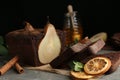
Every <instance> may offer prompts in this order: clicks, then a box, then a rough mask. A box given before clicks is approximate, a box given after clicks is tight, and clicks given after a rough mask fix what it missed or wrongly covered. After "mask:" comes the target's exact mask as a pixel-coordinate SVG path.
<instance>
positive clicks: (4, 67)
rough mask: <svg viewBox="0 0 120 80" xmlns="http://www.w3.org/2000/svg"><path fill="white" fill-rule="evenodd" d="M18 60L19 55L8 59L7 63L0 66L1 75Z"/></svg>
mask: <svg viewBox="0 0 120 80" xmlns="http://www.w3.org/2000/svg"><path fill="white" fill-rule="evenodd" d="M17 61H18V56H15V57H13V58H12V59H11V60H10V61H8V62H7V63H6V64H5V65H3V66H2V67H1V68H0V75H3V74H4V73H5V72H7V71H8V70H9V69H10V68H11V67H12V66H13V65H14V64H15V63H16V62H17Z"/></svg>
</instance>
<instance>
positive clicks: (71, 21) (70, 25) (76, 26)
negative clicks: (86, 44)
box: [63, 11, 83, 45]
mask: <svg viewBox="0 0 120 80" xmlns="http://www.w3.org/2000/svg"><path fill="white" fill-rule="evenodd" d="M63 30H64V32H65V35H66V45H70V44H72V43H76V42H79V41H80V40H81V39H82V36H83V28H82V25H81V23H80V17H79V15H78V12H77V11H74V12H73V13H72V14H70V13H66V14H65V17H64V27H63Z"/></svg>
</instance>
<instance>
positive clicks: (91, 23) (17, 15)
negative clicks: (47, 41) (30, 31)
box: [0, 0, 119, 36]
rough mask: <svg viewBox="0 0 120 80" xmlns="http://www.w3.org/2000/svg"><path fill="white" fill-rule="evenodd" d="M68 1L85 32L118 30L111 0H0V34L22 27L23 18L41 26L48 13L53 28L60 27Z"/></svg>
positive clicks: (36, 25) (61, 26)
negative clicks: (77, 15) (76, 13)
mask: <svg viewBox="0 0 120 80" xmlns="http://www.w3.org/2000/svg"><path fill="white" fill-rule="evenodd" d="M114 2H115V1H114ZM68 4H71V5H73V9H74V10H76V11H78V13H79V15H80V19H81V24H82V26H83V30H84V36H91V35H93V34H95V33H98V32H101V31H105V32H107V33H108V35H109V36H111V35H112V34H113V33H115V32H119V29H118V27H117V20H116V19H115V15H113V13H114V12H113V9H114V8H113V1H112V0H55V1H53V0H39V1H35V0H33V1H31V0H30V1H29V0H19V1H17V0H16V1H12V0H8V1H7V0H4V1H2V2H0V35H6V34H7V33H8V32H10V31H13V30H16V29H21V28H24V26H23V22H24V21H28V22H30V23H31V24H32V25H33V27H37V28H43V27H44V25H45V24H46V22H47V16H49V19H50V22H51V23H52V24H54V25H55V27H56V28H59V29H62V28H63V20H64V14H65V13H66V12H67V6H68ZM111 29H112V30H111Z"/></svg>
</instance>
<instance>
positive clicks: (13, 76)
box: [0, 51, 120, 80]
mask: <svg viewBox="0 0 120 80" xmlns="http://www.w3.org/2000/svg"><path fill="white" fill-rule="evenodd" d="M101 52H102V51H101ZM104 52H105V51H104ZM3 63H4V61H2V60H0V66H2V65H3ZM24 70H25V71H24V73H22V74H18V73H17V72H16V71H15V70H14V69H13V68H11V69H10V70H8V71H7V72H6V73H5V74H3V75H1V76H0V80H72V79H71V78H70V77H68V76H64V75H61V74H56V73H51V72H45V71H38V70H29V69H24ZM97 80H120V66H119V67H118V69H117V70H116V71H115V72H113V73H111V74H109V75H103V76H102V77H100V78H99V79H97Z"/></svg>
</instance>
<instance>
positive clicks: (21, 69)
mask: <svg viewBox="0 0 120 80" xmlns="http://www.w3.org/2000/svg"><path fill="white" fill-rule="evenodd" d="M15 68H16V70H17V71H18V73H20V74H21V73H23V72H24V69H23V67H22V66H21V65H20V64H19V63H18V62H16V63H15Z"/></svg>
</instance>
